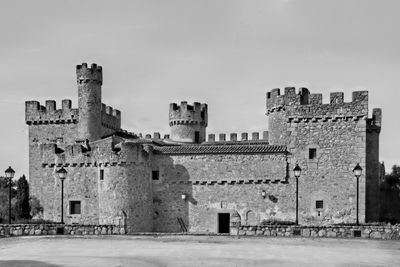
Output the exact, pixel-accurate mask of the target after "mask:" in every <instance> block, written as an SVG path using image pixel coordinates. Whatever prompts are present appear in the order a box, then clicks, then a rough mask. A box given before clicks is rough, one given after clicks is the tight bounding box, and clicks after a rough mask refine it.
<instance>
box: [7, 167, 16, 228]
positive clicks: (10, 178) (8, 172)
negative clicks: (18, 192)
mask: <svg viewBox="0 0 400 267" xmlns="http://www.w3.org/2000/svg"><path fill="white" fill-rule="evenodd" d="M5 173H6V177H7V178H8V183H9V188H10V191H9V196H8V224H11V182H12V179H13V178H14V174H15V171H14V170H13V169H12V168H11V166H10V167H8V169H7V170H6V171H5Z"/></svg>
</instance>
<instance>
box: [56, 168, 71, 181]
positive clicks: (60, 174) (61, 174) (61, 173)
mask: <svg viewBox="0 0 400 267" xmlns="http://www.w3.org/2000/svg"><path fill="white" fill-rule="evenodd" d="M67 173H68V172H67V170H65V169H64V167H62V168H61V169H59V170H58V171H57V174H58V177H59V178H60V180H64V179H65V178H66V177H67Z"/></svg>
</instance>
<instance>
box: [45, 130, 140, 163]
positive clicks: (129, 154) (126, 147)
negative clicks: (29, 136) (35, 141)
mask: <svg viewBox="0 0 400 267" xmlns="http://www.w3.org/2000/svg"><path fill="white" fill-rule="evenodd" d="M91 146H92V149H91V150H88V149H87V148H86V147H85V146H84V145H82V144H81V143H76V144H70V145H67V146H65V147H59V146H58V145H57V144H55V143H46V144H41V145H40V150H41V153H40V155H41V159H40V161H41V162H42V166H43V165H46V166H48V167H54V166H57V167H61V166H72V167H95V166H98V165H100V164H101V163H104V162H110V163H111V164H110V165H112V166H115V165H120V164H121V163H123V162H125V163H127V162H139V161H141V159H138V157H140V153H138V152H139V151H141V150H142V145H141V144H140V143H135V142H124V141H122V140H121V139H120V138H119V137H110V138H107V139H103V140H101V141H98V142H93V143H91ZM88 155H90V156H88Z"/></svg>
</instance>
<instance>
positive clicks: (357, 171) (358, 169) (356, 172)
mask: <svg viewBox="0 0 400 267" xmlns="http://www.w3.org/2000/svg"><path fill="white" fill-rule="evenodd" d="M362 170H363V169H362V168H361V166H360V164H359V163H357V165H356V166H355V167H354V169H353V172H354V175H355V176H356V177H360V176H361V173H362Z"/></svg>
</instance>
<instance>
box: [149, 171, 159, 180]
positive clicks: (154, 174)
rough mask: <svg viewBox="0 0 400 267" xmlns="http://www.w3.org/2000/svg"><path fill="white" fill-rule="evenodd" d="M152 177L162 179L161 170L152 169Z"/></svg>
mask: <svg viewBox="0 0 400 267" xmlns="http://www.w3.org/2000/svg"><path fill="white" fill-rule="evenodd" d="M151 179H152V180H153V181H157V180H160V172H159V171H152V172H151Z"/></svg>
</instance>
